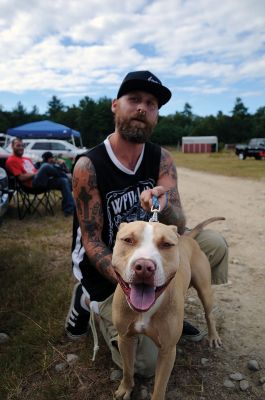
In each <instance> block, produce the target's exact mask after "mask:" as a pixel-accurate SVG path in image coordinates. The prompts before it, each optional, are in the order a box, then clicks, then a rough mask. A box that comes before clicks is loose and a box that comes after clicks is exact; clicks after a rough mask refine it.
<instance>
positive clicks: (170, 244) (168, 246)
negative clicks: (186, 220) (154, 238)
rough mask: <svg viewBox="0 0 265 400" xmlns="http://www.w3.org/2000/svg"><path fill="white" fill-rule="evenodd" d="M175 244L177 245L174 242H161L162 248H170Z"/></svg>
mask: <svg viewBox="0 0 265 400" xmlns="http://www.w3.org/2000/svg"><path fill="white" fill-rule="evenodd" d="M173 246H175V245H174V244H173V243H169V242H161V243H160V244H159V247H160V249H170V248H171V247H173Z"/></svg>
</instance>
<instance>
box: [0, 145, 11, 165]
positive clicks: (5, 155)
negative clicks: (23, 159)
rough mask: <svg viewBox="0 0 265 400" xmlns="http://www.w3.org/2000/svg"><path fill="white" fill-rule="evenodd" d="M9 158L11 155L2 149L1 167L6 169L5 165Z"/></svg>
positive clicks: (0, 152) (0, 156)
mask: <svg viewBox="0 0 265 400" xmlns="http://www.w3.org/2000/svg"><path fill="white" fill-rule="evenodd" d="M9 156H10V153H8V151H6V150H5V149H3V148H2V147H0V167H2V168H5V163H6V160H7V158H8V157H9Z"/></svg>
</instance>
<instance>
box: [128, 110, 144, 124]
mask: <svg viewBox="0 0 265 400" xmlns="http://www.w3.org/2000/svg"><path fill="white" fill-rule="evenodd" d="M131 119H137V120H138V121H141V122H147V120H146V116H145V115H144V114H142V113H139V112H138V113H136V114H135V115H134V117H132V118H131Z"/></svg>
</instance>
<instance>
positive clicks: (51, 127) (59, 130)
mask: <svg viewBox="0 0 265 400" xmlns="http://www.w3.org/2000/svg"><path fill="white" fill-rule="evenodd" d="M7 135H10V136H16V137H20V138H22V139H26V138H27V139H64V140H68V141H71V142H72V143H73V144H74V145H75V144H76V143H75V139H76V138H77V139H78V140H79V142H80V145H81V147H82V138H81V135H80V132H78V131H76V130H74V129H71V128H68V126H65V125H61V124H57V123H55V122H52V121H48V120H45V121H38V122H31V123H29V124H24V125H20V126H17V127H16V128H10V129H8V130H7Z"/></svg>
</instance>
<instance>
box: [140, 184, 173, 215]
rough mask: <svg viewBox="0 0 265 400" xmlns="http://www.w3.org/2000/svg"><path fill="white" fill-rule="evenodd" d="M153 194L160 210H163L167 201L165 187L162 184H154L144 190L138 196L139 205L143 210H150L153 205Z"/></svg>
mask: <svg viewBox="0 0 265 400" xmlns="http://www.w3.org/2000/svg"><path fill="white" fill-rule="evenodd" d="M153 196H156V197H157V199H158V201H159V205H160V211H162V210H164V209H165V208H166V207H167V203H168V195H167V189H166V188H165V187H164V186H155V187H154V188H153V189H147V190H144V191H143V192H142V193H141V196H140V202H141V207H142V208H143V209H144V210H145V211H150V210H151V208H152V205H153V203H152V197H153Z"/></svg>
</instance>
